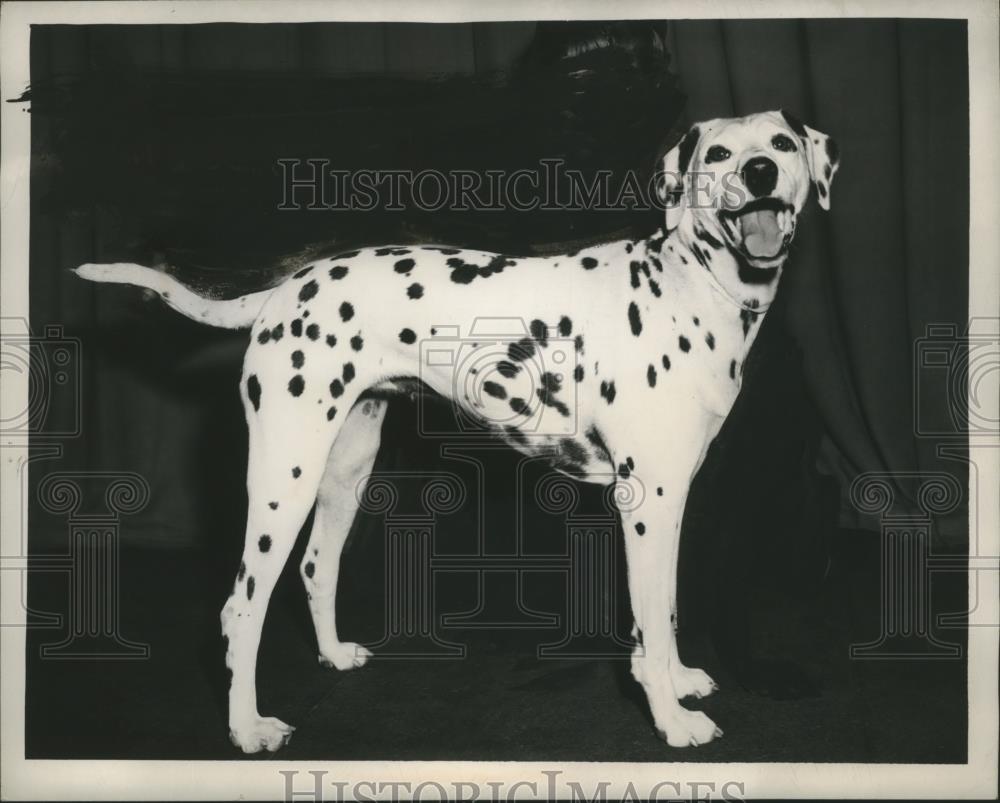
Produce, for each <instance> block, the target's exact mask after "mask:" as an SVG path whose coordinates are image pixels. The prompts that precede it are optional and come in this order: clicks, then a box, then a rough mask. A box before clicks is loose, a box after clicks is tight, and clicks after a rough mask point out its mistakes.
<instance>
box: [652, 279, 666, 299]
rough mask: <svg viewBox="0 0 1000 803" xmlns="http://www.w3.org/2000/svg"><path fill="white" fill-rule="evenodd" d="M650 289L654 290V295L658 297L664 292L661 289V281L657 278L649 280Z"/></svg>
mask: <svg viewBox="0 0 1000 803" xmlns="http://www.w3.org/2000/svg"><path fill="white" fill-rule="evenodd" d="M649 289H650V290H651V291H652V292H653V295H654V296H655V297H656V298H659V297H660V296H661V295H662V293H663V291H662V290H660V283H659V282H657V281H656V279H650V280H649Z"/></svg>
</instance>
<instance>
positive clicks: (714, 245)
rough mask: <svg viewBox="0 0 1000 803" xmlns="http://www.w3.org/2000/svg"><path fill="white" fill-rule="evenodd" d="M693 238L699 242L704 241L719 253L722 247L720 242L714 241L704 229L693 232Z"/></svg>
mask: <svg viewBox="0 0 1000 803" xmlns="http://www.w3.org/2000/svg"><path fill="white" fill-rule="evenodd" d="M695 236H696V237H697V238H698V239H699V240H704V241H705V242H706V243H708V244H709V245H710V246H711V247H712V248H714V249H715V250H716V251H719V250H721V249H722V248H723V247H724V246H723V244H722V243H721V242H719V241H718V240H717V239H715V237H713V236H712V235H711V234H709V233H708V232H707V231H705V229H702V228H699V229H698V230H697V231H695Z"/></svg>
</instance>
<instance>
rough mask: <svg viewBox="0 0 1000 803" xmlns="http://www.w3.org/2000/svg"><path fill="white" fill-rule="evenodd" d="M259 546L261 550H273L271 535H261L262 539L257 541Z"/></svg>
mask: <svg viewBox="0 0 1000 803" xmlns="http://www.w3.org/2000/svg"><path fill="white" fill-rule="evenodd" d="M257 547H258V548H259V549H260V551H261V552H270V551H271V536H269V535H262V536H261V537H260V539H259V540H258V541H257Z"/></svg>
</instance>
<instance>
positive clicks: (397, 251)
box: [375, 248, 410, 257]
mask: <svg viewBox="0 0 1000 803" xmlns="http://www.w3.org/2000/svg"><path fill="white" fill-rule="evenodd" d="M408 253H410V249H409V248H376V249H375V256H377V257H405V256H406V255H407V254H408Z"/></svg>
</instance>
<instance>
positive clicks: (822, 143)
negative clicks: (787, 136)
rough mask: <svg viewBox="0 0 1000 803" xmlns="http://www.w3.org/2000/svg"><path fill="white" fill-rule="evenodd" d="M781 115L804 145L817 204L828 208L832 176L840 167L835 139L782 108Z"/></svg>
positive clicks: (838, 151)
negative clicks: (814, 186)
mask: <svg viewBox="0 0 1000 803" xmlns="http://www.w3.org/2000/svg"><path fill="white" fill-rule="evenodd" d="M781 115H782V117H784V118H785V122H786V123H788V126H789V128H791V129H792V131H794V132H795V133H796V134H798V136H799V139H800V140H801V141H802V145H803V146H804V147H805V152H806V162H807V163H808V164H809V176H810V177H811V178H812V180H813V184H815V185H816V195H817V196H818V200H819V205H820V206H821V207H823V208H824V209H829V208H830V185H831V184H832V183H833V176H834V175H835V174H836V172H837V169H838V168H839V167H840V149H839V148H838V147H837V143H836V141H835V140H834V139H833V137H830V136H827V135H826V134H824V133H823V132H822V131H817V130H816V129H815V128H810V127H809V126H807V125H805V124H804V123H802V122H801V121H800V120H799V119H798V118H797V117H795V116H794V115H791V114H789V113H788V112H786V111H784V110H782V112H781Z"/></svg>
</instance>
